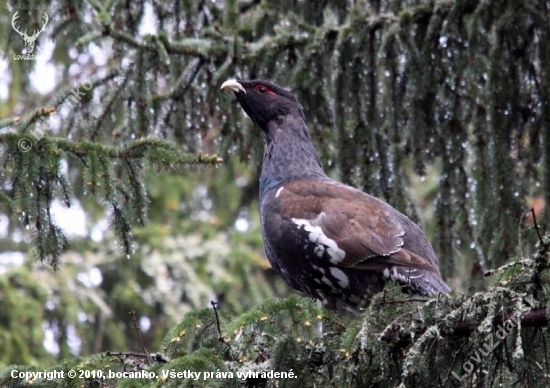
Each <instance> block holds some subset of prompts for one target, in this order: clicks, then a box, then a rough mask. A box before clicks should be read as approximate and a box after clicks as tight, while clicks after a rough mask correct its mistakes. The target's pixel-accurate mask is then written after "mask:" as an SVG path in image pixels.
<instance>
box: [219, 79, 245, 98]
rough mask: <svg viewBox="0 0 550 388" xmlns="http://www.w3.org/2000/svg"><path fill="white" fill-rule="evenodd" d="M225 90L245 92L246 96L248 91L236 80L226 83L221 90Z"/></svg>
mask: <svg viewBox="0 0 550 388" xmlns="http://www.w3.org/2000/svg"><path fill="white" fill-rule="evenodd" d="M224 89H229V90H231V91H232V92H235V93H239V92H243V93H244V94H246V90H245V89H244V87H243V86H242V85H241V84H240V83H238V82H237V80H236V79H229V80H227V81H225V82H224V83H223V84H222V87H221V90H224Z"/></svg>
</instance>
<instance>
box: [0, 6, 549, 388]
mask: <svg viewBox="0 0 550 388" xmlns="http://www.w3.org/2000/svg"><path fill="white" fill-rule="evenodd" d="M35 3H36V4H43V5H44V6H45V9H32V10H29V9H26V10H20V11H19V19H18V21H17V24H18V25H19V26H20V30H22V31H23V30H25V29H27V30H28V31H33V30H38V29H40V28H41V26H42V22H43V20H44V19H43V14H44V13H47V14H48V15H49V22H48V25H47V27H46V29H45V31H44V32H43V33H42V34H41V35H39V37H38V38H37V40H36V47H35V48H34V53H35V54H36V53H40V52H42V53H47V55H46V57H48V55H49V57H48V58H49V59H46V60H45V61H37V60H28V61H26V60H15V57H14V55H20V54H21V53H22V52H24V41H23V39H22V38H21V36H20V35H19V34H17V32H16V31H15V30H14V29H13V28H10V24H11V22H12V17H13V15H14V12H15V10H13V9H9V7H8V6H6V7H4V9H2V11H1V12H0V22H1V24H2V25H3V26H5V28H4V30H3V33H2V34H0V41H1V43H2V46H3V47H4V48H5V50H4V52H3V54H2V57H1V58H2V61H1V62H0V65H1V66H2V67H3V68H5V71H4V75H2V76H1V78H0V84H1V85H3V86H5V89H6V92H5V93H4V96H5V98H2V99H1V100H0V160H1V164H0V183H1V189H0V208H1V209H2V215H1V217H0V227H1V228H0V231H1V233H0V250H1V252H0V253H2V255H0V259H1V261H0V350H1V351H0V368H3V369H0V384H4V385H7V386H19V385H24V384H23V383H22V382H20V381H19V382H18V381H14V380H12V379H11V378H10V373H11V371H12V370H13V368H14V367H13V366H10V365H12V364H14V365H15V364H16V365H20V366H19V367H18V368H19V369H20V370H42V369H43V368H48V369H49V370H53V369H58V370H60V369H64V370H68V369H69V368H71V367H73V368H76V367H78V368H80V369H90V370H94V369H101V370H108V369H113V370H121V368H126V370H139V369H142V368H147V369H149V370H152V371H156V372H160V370H162V369H165V370H171V369H174V370H186V369H189V370H198V371H200V370H208V369H211V370H216V369H218V368H219V369H220V371H226V372H236V371H245V370H269V369H275V370H281V371H284V370H290V369H293V370H294V371H298V372H299V373H298V376H299V378H297V379H291V380H280V381H278V382H277V381H275V380H273V379H268V380H262V379H259V380H249V381H246V382H242V381H241V382H239V381H237V380H235V379H232V380H216V379H214V380H210V381H206V382H201V383H195V382H192V381H180V380H174V379H167V380H158V381H157V380H154V381H153V380H150V381H149V380H147V381H146V380H143V381H141V380H124V381H121V380H116V379H115V380H102V379H93V378H90V379H86V380H80V379H65V380H63V381H57V382H48V381H38V382H35V383H34V384H33V385H34V386H57V385H52V384H61V385H63V386H81V385H85V386H93V387H96V386H146V385H153V386H171V385H174V386H180V385H183V386H186V385H187V386H202V385H204V386H206V385H214V386H231V384H232V385H233V386H244V385H247V386H276V385H277V384H279V386H298V385H301V386H304V385H305V386H330V385H334V386H346V387H352V386H357V387H363V386H369V385H372V386H388V387H393V386H399V385H401V386H422V387H423V386H459V385H460V384H463V385H464V384H467V385H470V386H497V385H499V384H504V385H508V384H513V383H518V382H520V383H522V384H523V385H525V386H546V385H547V383H548V381H547V378H546V376H547V375H548V372H549V371H548V370H549V369H550V367H549V366H548V365H549V364H548V362H547V357H548V354H547V349H546V339H547V328H546V325H547V321H546V305H547V300H548V298H547V295H548V289H547V284H548V282H547V276H548V273H547V269H548V268H547V266H548V242H547V241H546V240H541V241H538V240H539V238H538V236H537V233H535V231H534V230H533V229H532V226H533V216H532V215H530V214H529V213H524V212H525V211H526V210H527V209H529V208H530V207H534V210H535V211H534V214H536V215H537V216H538V217H539V221H540V223H541V227H542V230H541V233H544V225H545V223H547V220H548V207H543V206H541V204H544V203H548V202H549V201H550V128H549V125H550V124H549V123H550V98H549V97H550V96H549V93H550V85H549V80H550V75H549V74H548V69H550V44H549V36H550V20H549V13H550V3H549V2H548V1H543V0H537V1H532V2H521V1H477V0H463V1H458V0H457V1H447V0H440V1H436V0H432V1H412V0H410V1H393V0H392V1H389V0H388V1H385V0H378V1H362V0H359V1H333V2H329V1H323V0H315V1H294V0H288V1H287V0H285V1H270V0H262V1H260V0H241V1H237V0H226V1H221V0H216V1H197V2H195V1H185V0H182V1H166V2H160V1H135V2H124V1H116V0H106V1H100V0H93V1H92V0H89V1H76V2H69V1H37V2H35ZM54 6H55V7H54ZM144 21H153V23H154V24H155V29H154V32H152V33H143V32H142V28H143V23H144ZM50 54H51V55H50ZM44 74H47V75H44ZM40 77H43V78H40ZM44 77H48V80H49V78H50V77H51V78H53V80H54V82H53V84H54V86H53V88H52V89H51V91H47V92H44V91H43V90H45V89H47V88H43V87H38V85H42V83H44V84H46V82H45V81H46V79H44ZM233 77H237V78H246V79H250V78H266V79H269V80H272V81H274V82H276V83H279V84H281V85H285V86H290V87H292V88H293V91H294V93H295V94H296V95H297V97H298V99H299V100H300V102H301V103H302V104H303V105H304V107H305V110H306V116H307V118H308V123H309V127H310V130H311V132H312V136H313V139H314V142H315V145H316V147H317V149H319V150H320V152H321V156H322V159H323V162H324V164H325V166H326V168H327V171H328V172H329V173H330V174H331V175H333V176H334V177H335V178H337V179H339V180H342V181H344V182H346V183H349V184H352V185H355V186H357V187H360V188H362V189H364V190H366V191H368V192H369V193H372V194H374V195H376V196H379V197H381V198H383V199H385V200H386V201H388V202H389V203H391V204H392V205H394V206H395V207H397V208H398V209H400V210H401V211H403V212H405V213H406V214H408V215H410V216H411V218H413V219H414V220H415V221H417V222H419V223H420V224H421V225H422V226H423V227H424V229H425V230H426V231H427V233H428V235H429V237H430V239H431V240H432V241H433V244H434V247H435V249H436V251H437V252H438V254H439V256H440V261H441V267H442V272H443V275H444V277H445V278H446V279H447V280H448V282H449V284H450V285H451V286H452V287H453V289H455V290H456V291H457V292H456V293H454V294H453V295H452V296H449V297H447V296H442V297H439V298H434V299H432V300H430V301H427V302H426V301H424V302H414V301H409V300H403V298H404V296H403V295H401V294H400V293H399V291H398V290H397V287H395V286H393V287H389V289H388V291H387V292H385V293H384V294H382V295H380V296H378V297H376V298H375V300H374V301H373V304H372V305H371V307H370V308H369V309H368V311H365V313H364V315H363V316H361V317H355V318H352V317H340V316H336V315H333V314H332V313H330V312H326V311H320V310H319V309H318V308H317V307H316V306H315V305H313V304H312V303H311V301H308V300H305V299H302V298H300V297H297V296H295V295H293V296H291V297H290V298H287V299H272V298H274V297H284V296H288V295H290V294H292V292H291V291H290V290H289V289H288V288H287V286H286V285H284V284H283V283H282V281H281V280H280V279H279V278H278V277H277V275H276V274H274V273H273V272H272V271H271V270H270V269H269V266H268V263H267V261H266V259H265V257H264V255H263V247H262V243H261V237H260V231H259V224H258V209H257V203H256V198H257V177H258V174H259V165H260V162H261V155H262V139H261V134H260V133H259V131H258V130H257V129H255V128H253V126H252V123H251V122H250V120H249V119H247V118H246V117H245V115H244V114H243V112H242V111H241V110H240V109H239V108H238V107H237V105H236V103H235V101H234V98H233V97H232V96H231V95H230V94H229V93H227V94H222V93H220V91H219V87H220V85H221V83H222V82H223V81H225V80H226V79H228V78H233ZM75 90H76V91H80V92H81V93H82V94H78V93H76V94H75V92H74V91H75ZM21 141H23V142H27V143H23V144H27V145H30V147H31V149H30V151H28V152H23V151H22V149H21ZM59 206H61V207H63V206H65V207H71V208H76V209H78V208H80V207H81V208H83V209H84V211H85V213H86V221H85V222H86V230H87V233H86V234H85V235H75V234H73V233H71V232H73V231H72V230H63V228H61V227H60V225H59V224H60V222H59V219H56V213H55V211H53V210H52V209H54V208H55V207H59ZM63 214H64V213H63ZM69 217H70V216H69ZM237 221H239V222H240V225H246V228H244V229H245V230H243V229H240V228H237V227H236V225H237V224H236V222H237ZM107 225H108V228H107ZM107 229H108V231H107ZM98 236H99V237H98ZM52 269H55V270H56V271H55V272H54V271H52ZM487 271H489V273H490V274H492V276H488V277H486V276H483V274H484V273H486V272H487ZM98 279H99V280H98ZM460 292H463V293H464V294H461V293H460ZM525 296H528V297H530V298H532V300H534V301H535V305H536V308H535V309H534V310H533V309H532V308H531V307H529V306H528V305H526V303H525V300H524V297H525ZM211 300H216V301H217V302H218V303H219V304H218V308H219V311H218V313H219V319H220V328H219V330H218V323H217V322H216V316H215V315H214V311H213V310H212V308H211V306H210V301H211ZM530 300H531V299H530ZM130 311H135V314H136V320H137V322H138V325H139V326H140V327H141V331H142V332H143V346H145V347H146V348H147V349H148V350H149V351H150V352H157V351H158V352H160V354H161V356H162V357H160V356H159V358H158V359H155V360H149V361H147V360H146V359H144V358H143V357H141V356H139V355H136V354H137V353H142V352H143V349H142V344H141V343H140V341H139V340H138V338H137V334H136V331H135V330H134V324H133V321H132V318H131V316H130V315H129V312H130ZM510 316H515V317H518V318H520V317H524V318H523V320H521V319H520V322H523V323H524V325H523V326H522V327H517V328H515V329H514V331H513V333H511V334H510V335H508V336H507V337H506V339H505V340H504V341H503V342H502V344H501V345H500V347H499V348H497V349H496V350H495V351H494V352H492V353H491V354H490V355H488V356H485V357H484V358H483V361H480V362H477V363H475V368H474V369H473V371H472V372H470V373H468V374H467V378H465V379H464V380H462V382H461V381H459V379H457V378H455V377H453V374H452V372H455V374H457V375H459V376H461V375H462V374H463V365H465V362H468V360H470V356H474V357H477V354H479V353H476V352H477V351H478V350H479V349H480V348H481V346H482V345H483V344H484V341H485V338H486V336H487V335H488V333H492V332H493V331H494V330H495V329H496V326H497V325H498V323H499V322H500V323H503V322H506V320H507V319H508V318H509V317H510ZM319 321H323V323H324V330H323V333H324V334H323V336H322V337H319V336H317V335H316V334H315V333H316V327H317V323H318V322H319ZM220 335H221V340H220ZM526 343H527V344H529V346H525V345H524V344H526ZM46 345H47V346H46ZM52 349H54V350H55V351H52ZM106 351H112V352H130V353H132V355H128V354H126V355H124V356H120V357H119V356H116V355H115V356H108V355H106V353H105V352H106ZM450 355H452V356H450ZM165 361H166V362H165ZM149 364H150V365H149ZM53 365H56V366H53ZM146 365H147V366H146ZM426 365H430V366H431V367H430V368H429V369H426V368H425V366H426ZM541 376H542V377H541ZM201 384H202V385H201Z"/></svg>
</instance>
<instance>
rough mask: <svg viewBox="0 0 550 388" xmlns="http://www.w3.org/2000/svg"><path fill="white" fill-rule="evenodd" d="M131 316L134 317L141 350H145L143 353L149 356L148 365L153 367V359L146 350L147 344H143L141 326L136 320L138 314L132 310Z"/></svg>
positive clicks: (133, 321)
mask: <svg viewBox="0 0 550 388" xmlns="http://www.w3.org/2000/svg"><path fill="white" fill-rule="evenodd" d="M130 315H131V316H132V324H133V325H134V328H135V329H136V333H137V335H138V338H139V343H140V345H141V349H142V350H143V353H145V354H146V355H147V365H151V359H150V358H149V353H148V352H147V349H146V348H145V343H144V342H143V337H142V336H141V330H139V326H138V323H137V320H136V312H135V311H134V310H130Z"/></svg>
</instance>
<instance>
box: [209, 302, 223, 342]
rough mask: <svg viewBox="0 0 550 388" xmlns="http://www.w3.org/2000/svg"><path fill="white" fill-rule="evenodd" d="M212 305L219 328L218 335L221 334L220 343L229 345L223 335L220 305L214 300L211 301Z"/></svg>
mask: <svg viewBox="0 0 550 388" xmlns="http://www.w3.org/2000/svg"><path fill="white" fill-rule="evenodd" d="M210 304H211V305H212V309H213V310H214V316H215V317H216V327H217V328H218V334H219V336H220V337H219V338H218V339H219V341H220V342H223V343H224V344H226V345H227V343H226V342H225V340H224V339H223V335H222V329H221V326H220V317H219V316H218V308H217V307H218V304H217V303H216V302H214V301H213V300H211V301H210Z"/></svg>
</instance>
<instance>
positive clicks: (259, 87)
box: [254, 85, 268, 94]
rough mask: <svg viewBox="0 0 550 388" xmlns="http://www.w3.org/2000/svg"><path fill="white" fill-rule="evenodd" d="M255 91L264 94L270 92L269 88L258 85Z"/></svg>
mask: <svg viewBox="0 0 550 388" xmlns="http://www.w3.org/2000/svg"><path fill="white" fill-rule="evenodd" d="M254 89H255V90H256V91H257V92H260V93H262V94H263V93H265V92H267V91H268V89H267V87H265V86H264V85H257V86H256V87H254Z"/></svg>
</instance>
